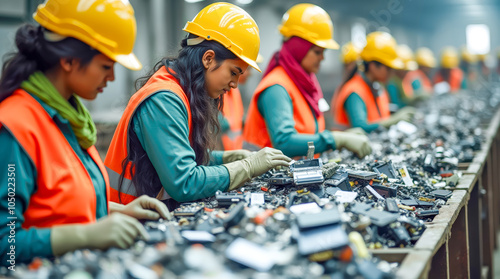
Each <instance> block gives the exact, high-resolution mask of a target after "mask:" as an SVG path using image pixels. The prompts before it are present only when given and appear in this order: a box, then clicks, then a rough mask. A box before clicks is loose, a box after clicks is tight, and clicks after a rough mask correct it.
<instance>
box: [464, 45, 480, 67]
mask: <svg viewBox="0 0 500 279" xmlns="http://www.w3.org/2000/svg"><path fill="white" fill-rule="evenodd" d="M460 57H461V59H462V60H463V61H465V62H467V63H470V64H474V63H476V62H477V58H478V56H477V55H474V54H472V53H470V51H469V50H468V49H467V47H466V46H463V47H462V48H461V49H460Z"/></svg>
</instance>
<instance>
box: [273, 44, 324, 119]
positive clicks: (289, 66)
mask: <svg viewBox="0 0 500 279" xmlns="http://www.w3.org/2000/svg"><path fill="white" fill-rule="evenodd" d="M312 45H313V43H311V42H308V41H306V40H304V39H302V38H299V37H292V38H290V39H289V40H288V41H286V42H284V43H283V45H282V46H281V50H280V51H278V52H276V53H275V54H274V55H273V58H272V59H271V61H270V62H269V65H267V69H266V72H265V73H264V76H263V77H265V76H266V75H267V74H269V73H270V72H271V71H272V70H273V69H274V68H276V67H277V66H281V67H283V69H284V70H285V72H286V73H287V74H288V76H289V77H290V78H291V79H292V81H293V83H295V85H296V86H297V87H298V88H299V90H300V92H301V93H302V95H303V96H304V98H305V99H306V101H307V103H308V104H309V106H311V108H312V109H313V111H314V114H315V115H316V117H317V116H319V115H320V114H321V112H320V110H319V106H318V102H319V100H320V99H321V98H323V91H321V87H320V86H319V82H318V79H317V78H316V75H315V74H314V73H311V74H308V73H306V71H304V69H303V68H302V66H301V65H300V63H301V62H302V59H304V57H305V56H306V54H307V52H308V51H309V49H310V48H311V46H312Z"/></svg>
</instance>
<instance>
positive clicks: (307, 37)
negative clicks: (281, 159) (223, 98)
mask: <svg viewBox="0 0 500 279" xmlns="http://www.w3.org/2000/svg"><path fill="white" fill-rule="evenodd" d="M280 33H281V34H282V35H283V36H284V42H283V44H282V46H281V50H280V51H278V52H276V53H275V54H274V55H273V58H272V59H271V61H270V62H269V65H268V67H267V70H266V72H265V73H264V75H263V78H262V80H261V82H260V83H259V85H258V86H257V89H256V90H255V92H254V95H253V97H252V101H251V102H250V107H249V109H248V115H247V119H246V121H245V128H244V131H243V140H244V142H243V147H244V148H247V149H251V150H252V149H257V150H258V149H259V148H263V147H266V146H269V147H271V146H272V147H275V148H277V149H279V150H282V151H283V153H284V154H285V155H287V156H305V155H306V154H307V151H308V142H313V143H314V146H315V151H316V152H317V153H321V152H323V151H327V150H330V149H341V148H343V147H345V148H347V149H349V150H351V151H353V152H354V153H355V154H356V155H357V156H359V157H364V156H365V155H368V154H370V153H371V147H370V145H369V143H368V138H367V137H366V136H365V135H359V134H354V133H345V132H331V131H328V130H325V119H324V116H323V112H324V111H326V110H328V103H327V102H326V101H325V99H324V98H323V92H322V91H321V87H320V85H319V83H318V80H317V78H316V73H317V72H318V71H319V68H320V64H321V61H322V60H323V58H324V56H323V52H324V50H325V49H327V48H328V49H336V48H338V44H337V43H336V42H335V41H334V40H333V24H332V20H331V18H330V16H329V15H328V14H327V13H326V11H325V10H323V9H322V8H321V7H318V6H316V5H313V4H297V5H295V6H293V7H291V8H290V9H289V10H288V11H287V12H286V13H285V15H284V16H283V20H282V23H281V26H280ZM325 108H326V109H325Z"/></svg>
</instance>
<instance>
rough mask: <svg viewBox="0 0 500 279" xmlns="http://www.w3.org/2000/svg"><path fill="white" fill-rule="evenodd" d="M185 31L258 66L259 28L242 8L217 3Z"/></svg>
mask: <svg viewBox="0 0 500 279" xmlns="http://www.w3.org/2000/svg"><path fill="white" fill-rule="evenodd" d="M183 30H184V31H186V32H189V33H191V34H194V35H196V36H198V37H200V38H203V39H205V40H214V41H217V42H219V43H220V44H221V45H223V46H224V47H226V48H227V49H229V50H230V51H231V52H232V53H234V54H235V55H236V56H238V57H239V58H240V59H241V60H243V61H245V62H246V63H247V64H248V65H250V66H252V67H253V68H255V69H256V70H257V71H259V72H260V71H261V70H260V68H259V66H258V65H257V57H258V55H259V47H260V37H259V27H258V26H257V23H255V21H254V20H253V18H252V17H251V16H250V15H249V14H248V13H247V12H245V11H244V10H243V9H242V8H240V7H238V6H236V5H233V4H229V3H222V2H219V3H214V4H211V5H208V6H206V7H205V8H203V10H201V11H200V12H199V13H198V14H197V15H196V16H195V17H194V18H193V20H192V21H188V22H187V23H186V26H184V29H183Z"/></svg>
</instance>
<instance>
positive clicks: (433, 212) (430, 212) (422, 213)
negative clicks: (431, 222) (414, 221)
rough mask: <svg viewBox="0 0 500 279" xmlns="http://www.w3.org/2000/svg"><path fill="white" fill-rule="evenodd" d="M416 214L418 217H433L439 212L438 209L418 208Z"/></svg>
mask: <svg viewBox="0 0 500 279" xmlns="http://www.w3.org/2000/svg"><path fill="white" fill-rule="evenodd" d="M415 214H416V215H417V216H418V217H433V216H436V215H438V214H439V210H438V209H429V210H417V211H415Z"/></svg>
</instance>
